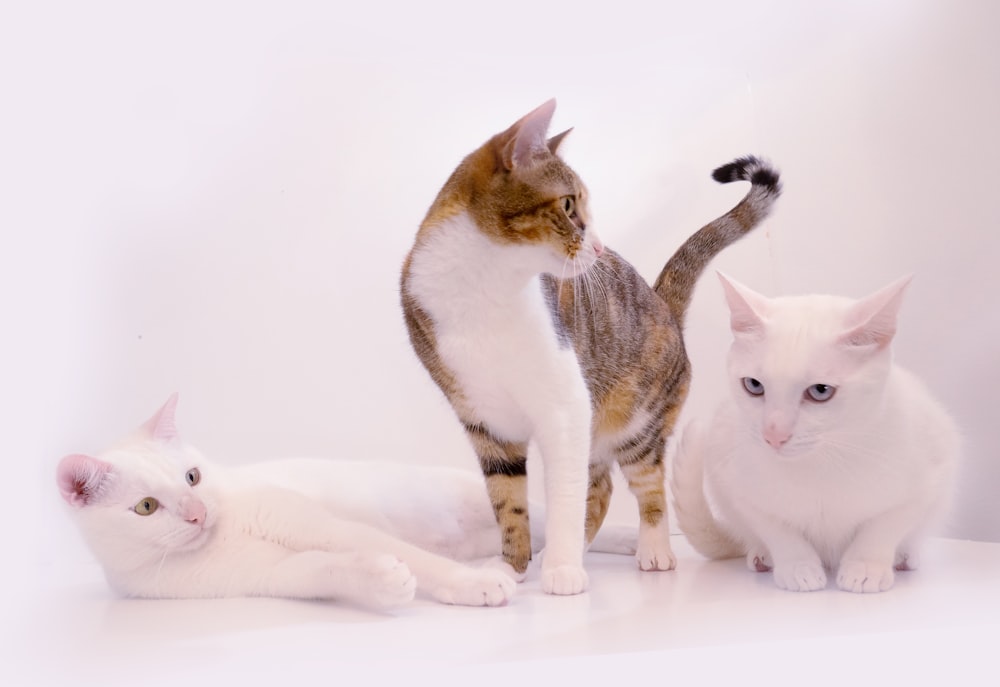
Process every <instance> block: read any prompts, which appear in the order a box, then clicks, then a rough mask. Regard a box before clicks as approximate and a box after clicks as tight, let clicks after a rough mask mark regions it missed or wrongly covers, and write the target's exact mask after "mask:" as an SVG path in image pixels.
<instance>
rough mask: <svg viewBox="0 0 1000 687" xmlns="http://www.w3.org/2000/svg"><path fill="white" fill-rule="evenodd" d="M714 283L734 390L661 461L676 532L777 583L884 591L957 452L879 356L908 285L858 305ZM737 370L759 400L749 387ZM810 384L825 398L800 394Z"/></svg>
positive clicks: (917, 394) (940, 416)
mask: <svg viewBox="0 0 1000 687" xmlns="http://www.w3.org/2000/svg"><path fill="white" fill-rule="evenodd" d="M724 285H725V286H726V289H727V297H728V298H729V302H730V309H731V312H732V319H733V329H734V343H733V346H732V349H731V351H730V356H729V364H728V370H729V377H730V386H731V389H732V398H731V400H729V401H728V402H726V403H724V404H723V405H722V406H721V407H720V408H719V409H718V411H717V413H716V414H715V416H714V418H713V419H712V421H711V423H704V422H700V423H699V422H695V423H692V424H691V425H689V427H688V428H686V430H685V432H684V436H683V439H682V441H681V445H680V447H679V449H678V452H677V455H676V456H675V459H674V467H673V486H674V496H675V501H676V507H677V512H678V521H679V523H680V524H681V527H682V529H683V530H684V532H685V534H687V536H688V537H689V539H690V540H691V542H692V544H694V545H695V547H696V548H697V549H699V550H700V551H702V553H705V554H706V555H709V556H711V557H727V556H733V555H741V554H746V556H747V564H748V565H749V567H750V568H751V569H757V570H765V569H769V568H773V572H774V580H775V582H776V584H777V585H778V586H779V587H781V588H784V589H790V590H796V591H808V590H814V589H821V588H823V587H825V586H826V584H827V571H835V572H836V583H837V585H838V586H839V587H840V588H841V589H845V590H849V591H854V592H874V591H883V590H885V589H888V588H890V587H891V586H892V585H893V582H894V579H895V573H894V568H897V569H913V568H915V567H916V565H917V556H918V546H919V541H920V539H921V537H922V536H923V535H924V534H925V533H926V532H927V529H928V528H929V527H930V526H931V525H932V523H933V522H934V521H935V518H936V517H937V516H939V515H941V513H942V512H943V511H944V509H945V508H946V505H947V503H948V500H949V498H950V495H951V491H952V484H953V481H954V473H955V469H956V464H957V459H958V453H959V437H958V431H957V429H956V427H955V425H954V423H953V421H952V420H951V418H950V417H949V416H948V414H947V413H946V412H945V410H944V409H943V408H942V407H941V406H940V405H939V404H938V403H937V402H936V401H935V400H934V399H933V398H932V397H931V395H930V394H929V393H928V391H927V389H926V388H925V387H924V386H923V385H922V384H921V383H920V381H919V380H918V379H917V378H916V377H914V376H913V375H912V374H910V373H908V372H906V371H905V370H903V369H901V368H899V367H898V366H895V365H894V364H893V363H892V360H891V352H890V348H889V342H890V341H891V338H892V335H893V333H894V332H895V319H896V312H897V310H898V307H899V302H900V299H901V296H902V291H903V288H904V287H905V285H906V282H905V281H901V282H897V283H896V284H894V285H891V286H890V287H888V288H887V289H884V290H883V291H880V292H878V293H877V294H874V295H873V296H871V297H869V298H867V299H863V300H861V301H858V302H854V301H850V300H847V299H840V298H834V297H829V296H808V297H796V298H781V299H765V298H764V297H763V296H760V295H759V294H755V293H753V292H752V291H750V290H749V289H747V288H746V287H742V286H740V285H738V284H735V283H734V282H731V281H727V280H725V279H724ZM745 377H752V378H754V379H757V380H759V381H760V382H761V383H762V384H763V386H764V390H765V391H764V394H763V395H762V396H753V395H751V394H749V393H747V391H746V390H745V389H744V388H743V383H742V381H741V380H742V379H743V378H745ZM818 383H822V384H827V385H831V386H834V387H836V388H837V389H836V392H835V394H834V396H833V398H831V399H830V400H829V401H826V402H823V403H817V402H815V401H811V400H809V399H808V398H807V397H805V396H804V392H805V391H806V389H807V388H808V387H810V386H811V385H813V384H818ZM705 492H707V496H708V500H707V501H706V496H705ZM713 507H714V508H713ZM713 509H714V514H713V512H712V511H713ZM716 518H717V520H716Z"/></svg>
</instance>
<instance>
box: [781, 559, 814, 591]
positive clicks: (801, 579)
mask: <svg viewBox="0 0 1000 687" xmlns="http://www.w3.org/2000/svg"><path fill="white" fill-rule="evenodd" d="M774 583H775V584H776V585H778V587H779V588H780V589H786V590H788V591H790V592H814V591H816V590H818V589H825V588H826V571H825V570H823V566H822V564H820V562H819V561H795V562H792V563H786V564H784V565H775V566H774Z"/></svg>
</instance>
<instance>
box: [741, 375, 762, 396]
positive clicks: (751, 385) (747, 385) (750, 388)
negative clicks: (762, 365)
mask: <svg viewBox="0 0 1000 687" xmlns="http://www.w3.org/2000/svg"><path fill="white" fill-rule="evenodd" d="M743 388H744V389H746V390H747V393H748V394H750V395H751V396H763V395H764V385H763V384H761V383H760V382H758V381H757V380H756V379H754V378H753V377H744V378H743Z"/></svg>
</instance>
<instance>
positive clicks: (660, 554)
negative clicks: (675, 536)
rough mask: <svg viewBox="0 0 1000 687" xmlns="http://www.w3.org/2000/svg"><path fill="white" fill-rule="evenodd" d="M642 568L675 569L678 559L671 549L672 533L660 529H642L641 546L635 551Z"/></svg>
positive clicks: (640, 535)
mask: <svg viewBox="0 0 1000 687" xmlns="http://www.w3.org/2000/svg"><path fill="white" fill-rule="evenodd" d="M635 559H636V561H638V563H639V569H640V570H673V569H674V568H676V567H677V559H676V558H675V557H674V552H673V551H672V550H671V549H670V535H669V533H667V532H665V531H664V532H663V533H661V532H660V531H659V530H658V529H652V528H650V529H647V530H644V531H643V530H640V532H639V546H638V550H637V551H636V553H635Z"/></svg>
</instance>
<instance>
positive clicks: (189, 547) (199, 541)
mask: <svg viewBox="0 0 1000 687" xmlns="http://www.w3.org/2000/svg"><path fill="white" fill-rule="evenodd" d="M211 536H212V526H211V525H210V524H209V525H205V526H204V527H199V528H192V532H191V535H190V536H189V538H188V539H187V540H186V541H185V542H183V543H181V544H179V545H177V546H176V547H175V548H174V550H175V551H196V550H198V549H200V548H201V547H202V546H204V545H205V543H206V542H208V540H209V538H210V537H211Z"/></svg>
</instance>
